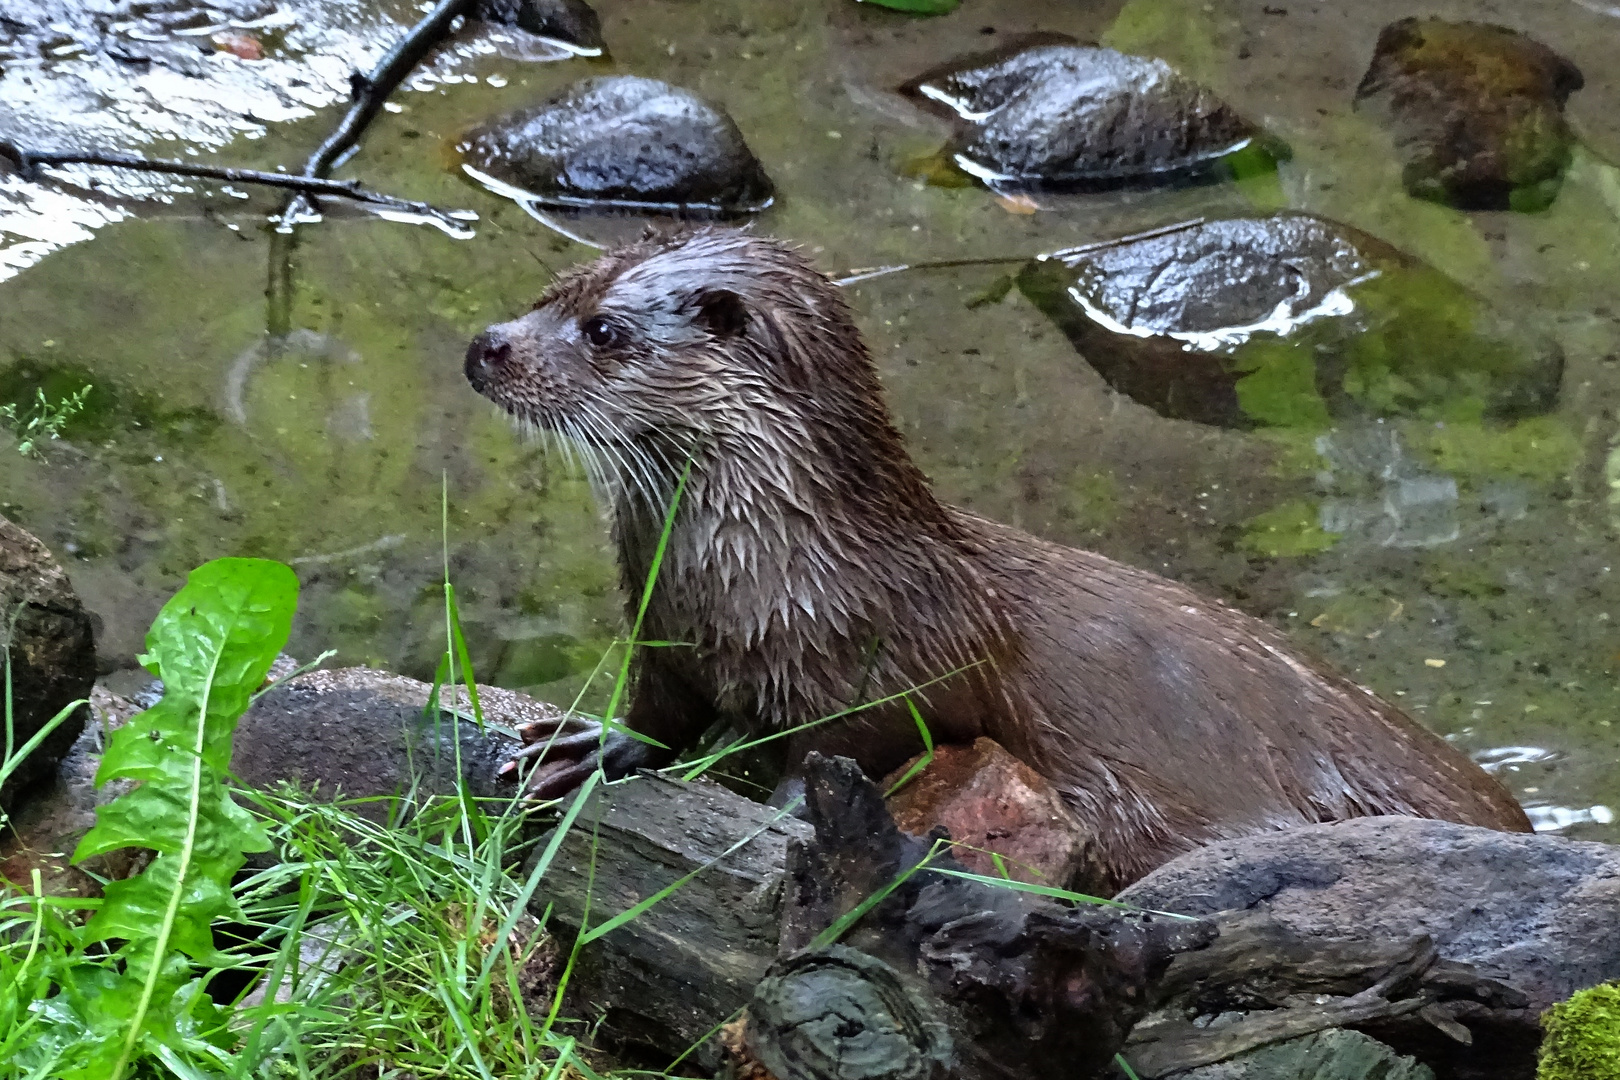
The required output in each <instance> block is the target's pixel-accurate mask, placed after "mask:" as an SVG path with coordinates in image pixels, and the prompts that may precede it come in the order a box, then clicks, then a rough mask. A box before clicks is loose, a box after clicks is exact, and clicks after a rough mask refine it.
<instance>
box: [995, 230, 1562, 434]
mask: <svg viewBox="0 0 1620 1080" xmlns="http://www.w3.org/2000/svg"><path fill="white" fill-rule="evenodd" d="M1018 286H1019V288H1020V289H1021V290H1022V291H1023V293H1024V295H1025V296H1027V297H1028V298H1029V299H1030V300H1031V301H1033V302H1034V303H1035V305H1036V306H1037V307H1039V308H1040V309H1041V310H1042V311H1044V312H1046V314H1047V315H1048V316H1050V317H1051V318H1052V319H1053V321H1054V322H1056V323H1057V324H1058V326H1059V327H1060V328H1061V329H1062V330H1063V332H1064V333H1065V334H1066V335H1067V336H1068V337H1069V339H1070V341H1072V342H1073V343H1074V345H1075V347H1076V348H1077V349H1079V350H1080V352H1081V353H1082V355H1084V356H1085V358H1086V360H1087V361H1088V362H1089V363H1090V364H1091V365H1092V367H1094V368H1095V369H1096V370H1097V371H1098V373H1099V374H1101V375H1102V377H1103V378H1104V379H1105V380H1107V382H1108V383H1109V385H1110V386H1112V387H1113V388H1114V389H1115V390H1117V391H1119V392H1120V393H1122V394H1125V395H1127V396H1129V397H1131V398H1133V399H1135V400H1136V401H1138V402H1140V403H1142V404H1143V405H1146V406H1148V407H1149V408H1151V409H1153V410H1154V411H1156V412H1158V413H1160V414H1161V415H1163V416H1167V417H1171V418H1172V419H1179V420H1195V421H1198V422H1200V423H1206V424H1215V425H1219V426H1223V427H1238V428H1248V427H1257V426H1283V427H1306V428H1310V427H1325V426H1327V425H1328V424H1329V423H1330V422H1331V421H1333V420H1335V419H1341V418H1353V417H1376V416H1418V417H1424V418H1429V419H1436V420H1479V419H1482V418H1492V419H1498V418H1499V419H1509V418H1516V417H1521V416H1526V415H1531V414H1535V413H1539V412H1544V411H1546V410H1547V409H1550V408H1551V407H1552V405H1553V403H1554V401H1555V400H1556V397H1557V393H1558V385H1559V379H1560V377H1561V375H1562V372H1563V360H1562V355H1561V354H1560V353H1559V352H1558V351H1557V349H1556V348H1555V347H1554V346H1552V345H1551V344H1550V343H1541V342H1533V341H1532V342H1526V341H1523V340H1521V339H1520V338H1518V337H1516V336H1514V335H1513V334H1512V333H1510V332H1509V331H1507V330H1506V329H1504V328H1499V327H1497V326H1496V323H1495V318H1494V316H1493V315H1492V313H1491V312H1490V311H1488V310H1487V309H1486V308H1485V307H1484V305H1483V304H1482V302H1481V301H1480V300H1479V299H1478V298H1477V297H1475V296H1474V295H1473V294H1471V293H1469V292H1468V291H1467V290H1466V289H1464V288H1463V287H1462V286H1460V285H1458V284H1457V283H1456V282H1454V281H1452V280H1451V279H1450V278H1448V277H1446V276H1445V275H1444V274H1442V273H1440V272H1439V271H1438V270H1435V269H1434V268H1433V267H1430V266H1428V265H1426V264H1424V263H1422V262H1420V261H1418V260H1416V259H1414V258H1412V257H1411V256H1409V255H1406V254H1405V253H1403V252H1401V251H1398V250H1397V249H1395V248H1393V247H1391V246H1390V245H1388V244H1386V243H1384V242H1383V241H1381V240H1378V239H1377V238H1376V237H1373V236H1369V235H1368V234H1366V233H1363V232H1360V231H1359V230H1356V229H1352V228H1349V227H1348V226H1344V225H1339V224H1336V223H1334V222H1329V221H1324V220H1322V219H1320V218H1315V217H1310V216H1307V215H1304V214H1279V215H1275V216H1272V217H1262V218H1234V219H1230V220H1221V221H1211V222H1201V221H1200V222H1192V223H1189V224H1187V225H1185V226H1178V227H1174V228H1171V229H1165V230H1159V231H1157V232H1154V233H1147V234H1143V235H1141V236H1138V237H1134V238H1126V239H1124V240H1122V241H1118V242H1113V243H1106V244H1094V245H1089V246H1087V247H1083V248H1075V249H1072V250H1070V251H1066V252H1057V253H1055V254H1053V255H1052V256H1049V257H1045V258H1042V259H1037V260H1035V261H1033V262H1031V263H1029V264H1027V265H1026V266H1025V267H1024V269H1023V270H1022V271H1021V272H1020V274H1019V276H1018Z"/></svg>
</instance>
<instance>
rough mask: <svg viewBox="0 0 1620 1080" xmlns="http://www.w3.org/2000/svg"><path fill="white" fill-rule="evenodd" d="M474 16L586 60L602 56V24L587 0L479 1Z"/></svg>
mask: <svg viewBox="0 0 1620 1080" xmlns="http://www.w3.org/2000/svg"><path fill="white" fill-rule="evenodd" d="M473 15H474V17H476V18H479V19H482V20H484V21H485V22H491V23H499V24H501V25H503V26H515V27H517V28H518V29H519V30H527V31H528V32H529V33H531V34H533V35H535V36H536V37H542V38H545V39H546V40H548V41H554V42H556V43H557V44H559V45H562V46H563V47H564V48H567V49H569V50H571V51H574V52H578V53H581V54H583V55H587V56H596V55H600V54H601V52H602V49H603V45H602V20H601V19H600V18H599V17H598V16H597V14H596V9H595V8H593V7H591V5H589V4H587V3H586V2H585V0H478V4H477V6H476V7H474V8H473Z"/></svg>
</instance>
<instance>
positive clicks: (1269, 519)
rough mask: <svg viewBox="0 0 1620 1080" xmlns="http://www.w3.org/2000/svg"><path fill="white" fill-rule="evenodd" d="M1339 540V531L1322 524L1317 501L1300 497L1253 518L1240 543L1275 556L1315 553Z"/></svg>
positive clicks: (1244, 530) (1247, 547)
mask: <svg viewBox="0 0 1620 1080" xmlns="http://www.w3.org/2000/svg"><path fill="white" fill-rule="evenodd" d="M1338 542H1339V534H1338V533H1331V532H1328V531H1327V530H1326V529H1324V528H1322V525H1321V514H1320V512H1319V511H1318V508H1317V505H1316V502H1315V501H1314V500H1311V499H1298V500H1295V501H1294V502H1290V503H1284V504H1283V505H1281V506H1278V507H1274V508H1272V509H1270V510H1267V511H1266V512H1265V513H1263V514H1261V515H1259V516H1258V517H1255V518H1251V519H1250V520H1249V522H1248V524H1246V525H1245V526H1244V527H1243V538H1242V540H1240V541H1239V546H1240V547H1242V548H1243V549H1244V550H1246V551H1251V552H1253V553H1255V554H1256V555H1266V556H1269V557H1271V558H1273V559H1276V558H1285V557H1288V556H1295V555H1314V554H1316V553H1317V552H1319V551H1326V550H1327V549H1328V548H1330V547H1332V546H1333V545H1334V544H1337V543H1338Z"/></svg>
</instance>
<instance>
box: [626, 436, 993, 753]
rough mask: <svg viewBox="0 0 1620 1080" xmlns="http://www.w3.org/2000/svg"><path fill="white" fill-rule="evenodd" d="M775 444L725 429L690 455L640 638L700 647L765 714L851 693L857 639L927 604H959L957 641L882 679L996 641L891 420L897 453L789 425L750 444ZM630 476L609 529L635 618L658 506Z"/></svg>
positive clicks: (814, 706)
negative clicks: (838, 442) (786, 437)
mask: <svg viewBox="0 0 1620 1080" xmlns="http://www.w3.org/2000/svg"><path fill="white" fill-rule="evenodd" d="M884 426H885V427H887V425H884ZM889 430H890V431H891V432H892V429H889ZM766 445H767V444H761V443H759V442H758V441H756V440H747V439H745V440H741V441H740V444H735V445H727V444H725V443H723V442H720V443H716V444H714V445H712V446H710V447H707V448H705V449H702V450H699V451H698V453H697V454H696V455H694V459H693V464H692V469H691V473H690V476H689V478H688V480H687V483H686V486H685V489H684V491H683V492H682V494H681V499H680V505H679V507H678V508H677V510H676V513H675V516H674V519H673V523H672V526H671V528H670V533H669V542H668V544H667V546H666V549H665V552H664V558H663V561H662V563H661V564H660V566H659V568H658V577H657V580H656V581H655V583H654V587H653V590H652V592H651V594H650V596H649V603H648V608H647V614H646V620H645V622H644V623H643V629H642V637H643V639H644V640H680V641H686V642H690V643H691V644H693V645H696V646H698V647H699V649H700V650H702V651H703V653H704V655H705V657H706V659H707V661H708V663H709V664H710V666H711V667H712V668H713V669H714V670H716V671H717V673H718V680H719V683H720V689H719V691H718V692H719V694H720V695H721V697H722V698H723V699H725V698H727V695H730V698H729V700H725V701H724V702H723V703H724V704H725V705H727V706H728V707H731V708H735V709H736V710H738V711H739V712H743V713H747V714H748V715H751V716H757V717H760V718H761V719H763V720H764V721H765V722H766V723H767V724H768V725H772V726H781V725H787V724H792V723H795V722H802V721H803V720H806V719H813V718H815V717H816V716H820V715H827V714H829V713H831V712H833V711H836V710H837V709H841V708H846V707H848V706H849V705H850V704H852V700H851V699H852V698H853V696H854V695H855V694H856V693H858V692H859V691H858V690H857V689H856V688H855V684H856V683H857V682H859V681H860V679H859V667H860V657H859V655H858V654H859V653H861V652H862V651H863V650H864V649H865V648H866V647H867V646H868V645H869V643H871V642H872V641H874V640H879V639H882V640H894V639H895V638H896V637H899V636H902V635H904V634H905V633H907V632H908V631H907V630H906V629H905V626H906V625H907V624H909V622H910V621H911V620H913V619H919V620H924V621H926V622H928V623H935V624H937V623H938V622H939V620H938V619H936V618H934V617H932V615H933V613H938V612H951V613H952V614H951V616H950V619H951V621H952V622H953V624H954V625H955V626H956V628H957V629H958V630H959V631H960V639H961V640H960V641H955V642H953V643H952V646H951V648H950V649H948V650H944V649H942V650H941V655H939V656H938V657H937V658H919V659H918V660H917V661H916V662H915V663H913V662H909V661H908V662H902V661H901V660H900V659H898V658H897V659H895V661H894V662H893V664H891V667H892V669H893V670H891V671H889V672H887V673H886V674H885V676H884V677H883V678H880V679H878V680H876V681H875V682H874V687H875V688H878V687H882V686H884V685H886V684H887V685H889V686H890V689H901V688H904V687H905V686H909V685H914V684H915V683H916V681H918V680H919V676H920V678H930V677H933V676H936V675H939V674H942V673H943V672H945V671H948V670H951V669H953V668H955V667H958V666H960V665H961V664H964V663H971V662H973V661H975V660H978V659H981V658H982V657H983V656H984V655H986V654H987V652H989V651H991V644H990V643H991V642H992V641H993V640H997V639H999V637H1000V636H1001V632H1000V629H999V628H998V627H997V625H996V624H995V620H994V618H993V616H992V615H991V614H990V612H989V605H987V604H986V602H985V597H984V596H983V595H981V594H982V591H983V590H982V585H981V584H980V582H979V579H978V575H977V574H976V573H975V572H974V571H973V570H972V568H971V566H969V565H968V560H967V558H966V556H965V555H964V553H963V552H962V550H961V549H960V547H959V545H958V542H957V540H958V539H959V538H957V537H956V536H955V527H954V525H953V521H952V519H951V517H950V515H949V513H948V512H947V511H946V509H945V508H944V507H943V506H942V505H941V504H940V503H939V502H938V501H937V500H936V499H935V498H934V496H933V493H932V492H931V491H929V489H928V485H927V483H926V481H925V480H924V478H923V477H922V474H921V473H920V472H919V471H918V470H917V469H916V467H915V466H914V465H913V464H912V463H911V461H910V460H909V458H907V457H906V456H905V454H904V451H903V449H900V448H899V443H898V434H895V435H894V444H893V446H892V447H891V448H889V449H890V451H891V453H890V454H888V455H885V454H883V453H881V451H883V450H884V449H885V448H883V447H881V446H880V447H877V448H876V451H878V452H874V448H872V447H864V448H863V447H860V446H846V447H845V448H844V454H845V456H846V458H853V459H855V460H862V459H864V464H861V465H857V464H853V463H852V462H851V461H850V460H842V461H839V460H834V461H829V460H828V459H827V458H826V457H825V456H822V455H819V454H816V453H813V452H811V451H812V449H813V448H812V447H799V446H793V445H792V444H791V442H789V443H784V442H783V441H782V440H781V439H776V440H773V441H772V442H771V443H770V444H768V448H765V449H753V448H758V447H762V446H766ZM785 445H786V446H790V447H791V448H790V449H788V450H784V446H785ZM669 486H670V488H671V489H672V490H673V488H674V486H675V485H674V484H673V483H671V484H670V485H669ZM621 490H622V492H623V493H622V494H621V495H620V497H619V501H618V505H617V506H616V507H615V521H614V535H615V540H616V542H617V545H618V548H619V559H620V569H621V574H622V581H623V585H624V586H625V589H626V592H627V594H628V597H629V599H630V614H631V617H632V618H634V616H635V612H636V609H637V606H638V605H639V603H640V599H641V597H642V595H643V590H644V587H645V583H646V581H647V577H648V574H649V573H650V571H651V569H652V563H653V559H654V553H655V552H656V550H657V547H658V541H659V538H660V536H661V534H662V530H663V527H664V520H665V518H664V513H665V510H664V508H661V507H660V508H654V507H653V506H651V505H650V504H649V503H648V501H647V500H646V499H644V498H641V497H640V496H639V495H638V494H636V493H633V492H631V491H630V490H629V489H628V488H624V489H621ZM897 624H898V625H897ZM852 654H853V655H852ZM762 658H763V659H762Z"/></svg>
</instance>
